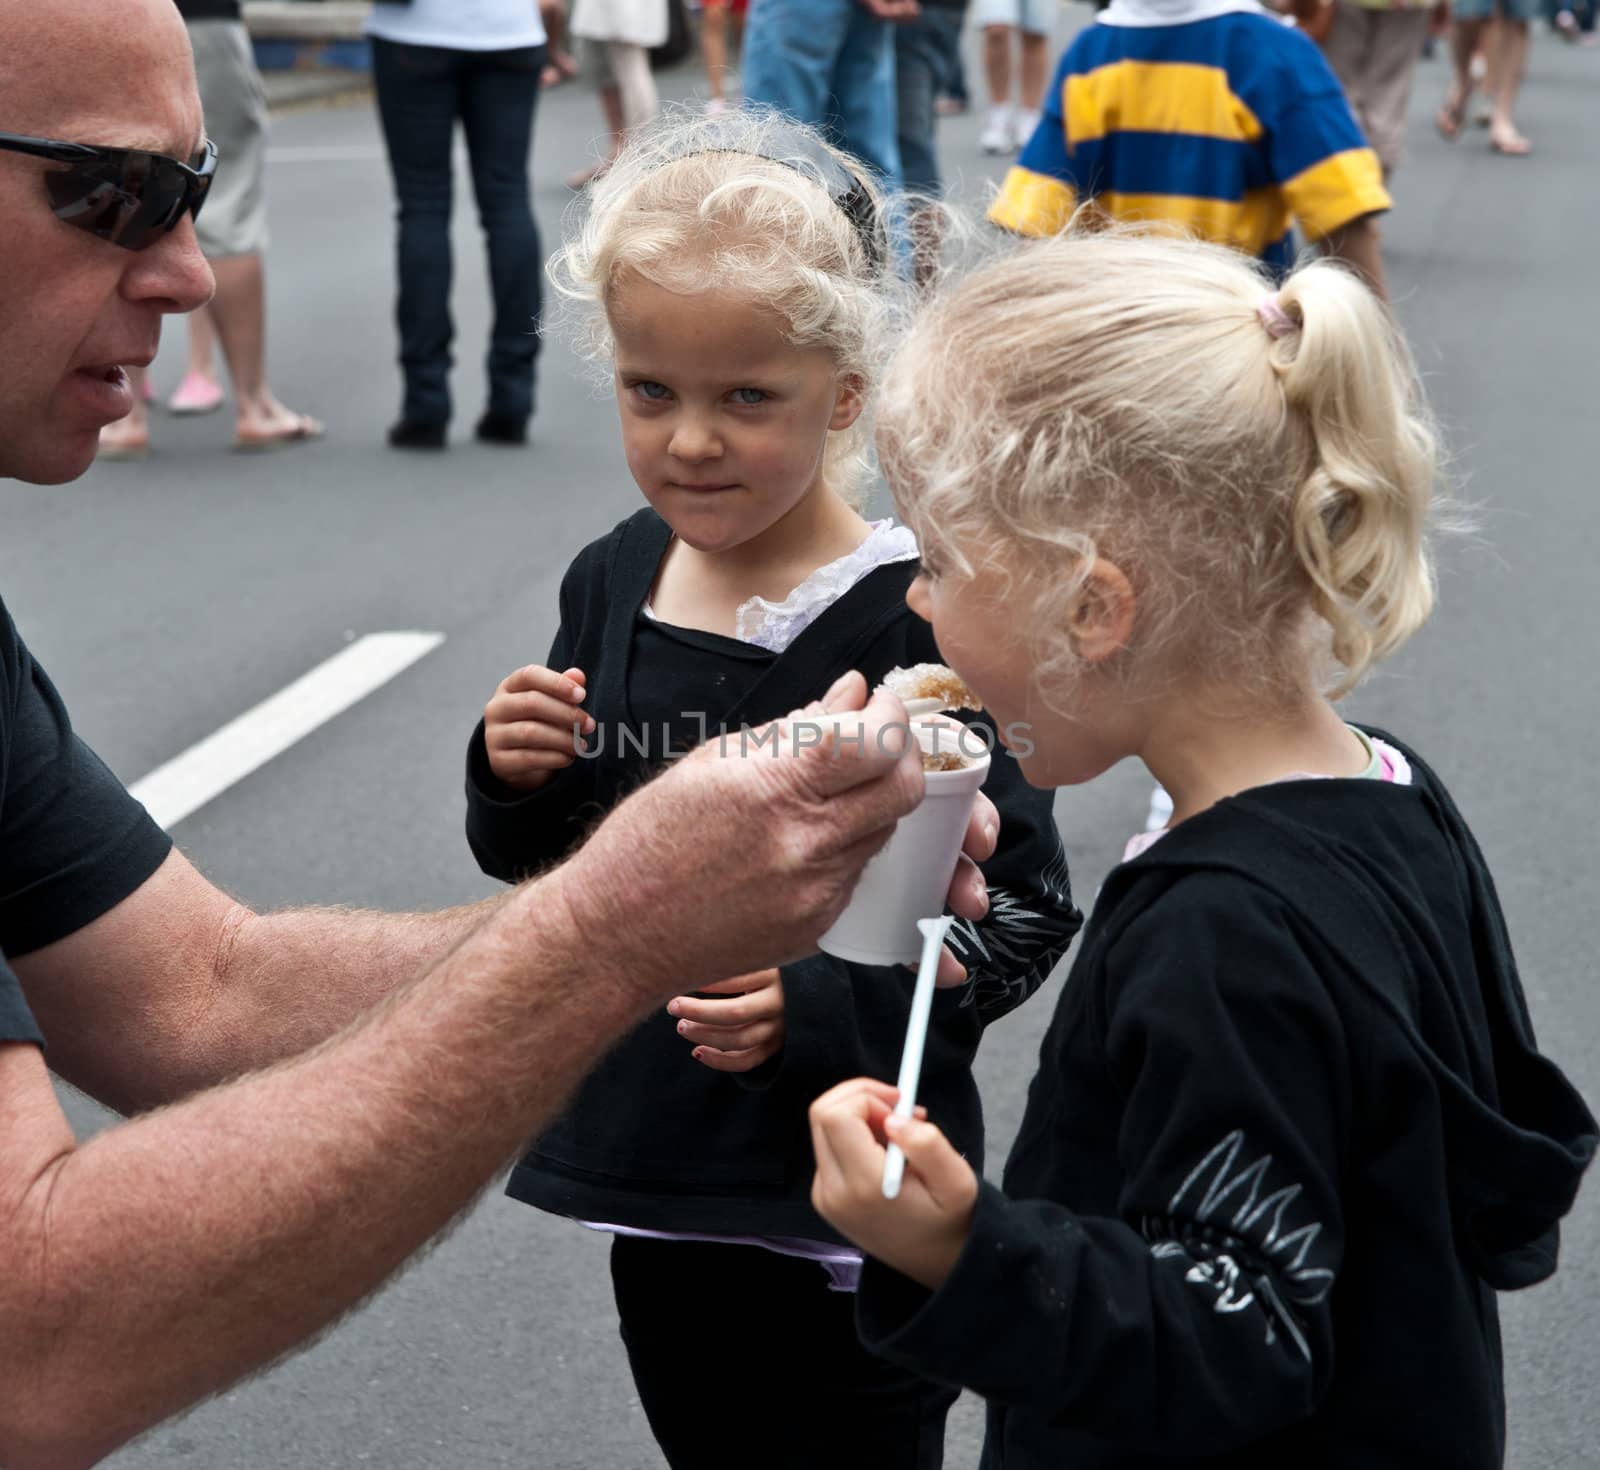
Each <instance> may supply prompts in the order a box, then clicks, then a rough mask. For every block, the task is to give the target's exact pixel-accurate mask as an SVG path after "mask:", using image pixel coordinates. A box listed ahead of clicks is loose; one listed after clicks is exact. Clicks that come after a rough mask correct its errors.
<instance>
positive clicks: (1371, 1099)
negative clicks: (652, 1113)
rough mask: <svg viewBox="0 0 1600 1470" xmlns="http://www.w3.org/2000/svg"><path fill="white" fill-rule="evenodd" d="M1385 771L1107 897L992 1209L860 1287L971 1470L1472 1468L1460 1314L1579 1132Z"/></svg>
mask: <svg viewBox="0 0 1600 1470" xmlns="http://www.w3.org/2000/svg"><path fill="white" fill-rule="evenodd" d="M1382 738H1383V739H1384V740H1385V741H1387V742H1388V743H1389V744H1391V745H1395V746H1398V742H1396V741H1394V740H1393V738H1392V737H1390V736H1388V735H1384V736H1382ZM1401 749H1402V751H1403V753H1404V754H1406V756H1407V758H1408V759H1409V761H1410V762H1411V766H1412V773H1413V778H1414V782H1413V784H1412V785H1410V786H1401V785H1393V784H1387V783H1384V782H1379V781H1311V780H1306V781H1291V782H1285V783H1281V784H1276V785H1271V786H1266V787H1262V788H1259V789H1257V790H1254V791H1250V792H1247V793H1245V794H1243V795H1240V796H1237V797H1235V798H1232V799H1231V800H1227V801H1223V802H1221V803H1219V804H1218V805H1217V806H1215V807H1213V808H1212V809H1211V810H1209V811H1207V812H1205V813H1202V814H1201V815H1199V816H1196V817H1193V818H1191V819H1190V820H1188V821H1186V822H1184V823H1182V824H1181V825H1180V826H1178V827H1177V828H1175V829H1174V830H1173V831H1172V832H1170V833H1168V834H1167V835H1166V836H1164V837H1163V838H1162V839H1161V841H1160V842H1158V843H1156V844H1155V845H1154V846H1153V847H1152V848H1151V849H1150V850H1149V851H1148V852H1146V853H1144V854H1143V855H1141V856H1139V857H1137V858H1135V859H1133V860H1132V861H1130V862H1127V863H1124V864H1122V865H1121V866H1120V867H1118V868H1117V869H1115V870H1114V871H1113V872H1112V874H1111V876H1110V877H1109V878H1108V879H1107V881H1106V883H1105V886H1104V887H1103V889H1102V890H1101V892H1100V895H1099V897H1098V899H1097V900H1096V903H1095V907H1094V912H1093V914H1092V915H1091V917H1090V920H1089V924H1088V927H1087V929H1086V930H1085V933H1084V942H1083V946H1082V949H1081V951H1080V953H1079V955H1078V957H1077V959H1076V961H1075V962H1074V965H1073V968H1072V972H1071V974H1070V976H1069V977H1068V979H1067V983H1066V986H1065V988H1064V989H1063V992H1062V996H1061V1000H1060V1003H1059V1005H1058V1008H1057V1013H1056V1016H1055V1018H1054V1020H1053V1022H1052V1025H1051V1029H1050V1031H1049V1033H1048V1035H1047V1037H1046V1039H1045V1041H1044V1045H1043V1050H1042V1054H1041V1058H1040V1066H1039V1072H1038V1074H1037V1075H1036V1077H1035V1079H1034V1081H1033V1084H1032V1088H1031V1091H1030V1094H1029V1099H1028V1105H1027V1110H1026V1114H1025V1116H1024V1119H1023V1122H1022V1126H1021V1130H1020V1132H1019V1134H1018V1137H1017V1141H1016V1145H1015V1148H1014V1150H1013V1152H1012V1155H1011V1158H1010V1160H1009V1163H1008V1165H1007V1168H1006V1172H1005V1180H1004V1192H1003V1193H1002V1192H1001V1191H1000V1190H997V1189H995V1188H993V1187H992V1186H989V1185H985V1186H983V1188H982V1193H981V1196H980V1199H979V1202H978V1207H977V1213H976V1218H975V1221H974V1225H973V1230H972V1234H971V1237H970V1239H969V1240H968V1242H967V1245H966V1247H965V1249H964V1251H963V1254H962V1255H961V1257H960V1259H959V1260H958V1261H957V1263H956V1265H955V1268H954V1270H953V1272H952V1274H951V1275H950V1276H949V1277H948V1278H947V1280H946V1281H945V1282H944V1284H943V1285H942V1287H941V1288H940V1289H939V1290H938V1291H937V1292H934V1293H929V1292H927V1291H925V1290H923V1289H922V1288H921V1287H919V1286H917V1285H915V1284H914V1283H912V1282H909V1281H907V1280H906V1279H905V1278H904V1277H901V1276H899V1275H897V1274H896V1273H895V1272H893V1271H890V1270H888V1269H887V1268H885V1267H883V1266H881V1265H879V1264H877V1263H875V1262H872V1261H869V1262H868V1263H867V1267H866V1270H865V1272H864V1273H863V1278H862V1286H861V1294H860V1296H859V1298H858V1303H857V1313H858V1325H859V1326H860V1328H861V1331H862V1334H863V1337H864V1338H865V1340H866V1341H867V1342H868V1343H869V1344H870V1345H871V1346H873V1347H874V1348H875V1349H877V1350H878V1351H879V1352H881V1353H884V1354H885V1355H887V1356H890V1357H892V1358H894V1359H896V1360H897V1361H899V1362H902V1363H904V1364H906V1365H909V1366H911V1367H913V1368H914V1369H916V1370H917V1371H918V1372H921V1373H924V1374H927V1375H928V1376H930V1377H933V1378H937V1379H942V1380H945V1381H948V1382H952V1383H960V1384H963V1385H966V1386H968V1387H970V1388H973V1389H976V1390H977V1391H979V1392H980V1393H982V1394H984V1395H985V1396H986V1397H987V1399H988V1400H989V1424H988V1430H989V1432H988V1439H987V1443H986V1448H985V1458H984V1465H985V1466H986V1467H989V1470H1000V1467H1004V1470H1046V1467H1049V1470H1061V1467H1065V1466H1071V1467H1073V1470H1090V1467H1105V1466H1115V1467H1118V1470H1126V1467H1133V1466H1139V1467H1146V1466H1148V1467H1154V1466H1171V1465H1173V1464H1183V1465H1197V1466H1198V1465H1205V1466H1217V1467H1220V1466H1227V1467H1230V1470H1246V1467H1248V1470H1258V1467H1259V1470H1282V1467H1285V1466H1293V1467H1295V1470H1308V1467H1327V1470H1334V1467H1338V1470H1354V1467H1360V1470H1490V1467H1496V1466H1499V1465H1500V1463H1501V1460H1502V1456H1503V1450H1504V1442H1505V1404H1504V1391H1503V1386H1502V1375H1501V1356H1500V1336H1499V1326H1498V1316H1497V1310H1496V1302H1495V1290H1496V1289H1500V1290H1507V1289H1511V1288H1515V1287H1520V1286H1526V1285H1529V1284H1531V1283H1533V1282H1536V1281H1539V1280H1542V1279H1543V1278H1544V1277H1545V1276H1547V1275H1549V1274H1550V1272H1551V1271H1553V1270H1554V1269H1555V1261H1556V1248H1557V1243H1558V1236H1557V1226H1556V1222H1557V1221H1558V1220H1559V1219H1560V1218H1561V1216H1562V1215H1563V1214H1564V1213H1565V1212H1566V1211H1567V1209H1568V1208H1569V1207H1570V1206H1571V1204H1572V1200H1573V1197H1574V1195H1575V1193H1576V1190H1577V1187H1578V1182H1579V1178H1580V1176H1581V1174H1582V1172H1583V1170H1584V1168H1585V1167H1586V1166H1587V1164H1588V1162H1589V1160H1590V1158H1591V1157H1592V1155H1593V1152H1594V1148H1595V1122H1594V1119H1593V1118H1592V1117H1591V1116H1590V1113H1589V1111H1588V1109H1587V1108H1586V1107H1585V1106H1584V1103H1583V1101H1582V1099H1581V1098H1580V1097H1579V1096H1578V1095H1577V1093H1576V1092H1575V1091H1574V1090H1573V1089H1572V1087H1571V1086H1570V1084H1569V1083H1568V1082H1567V1081H1566V1079H1565V1078H1564V1077H1563V1076H1562V1075H1561V1073H1560V1072H1559V1071H1558V1070H1557V1068H1556V1067H1555V1066H1554V1065H1553V1064H1552V1063H1551V1062H1549V1061H1548V1060H1547V1059H1546V1058H1544V1057H1542V1056H1541V1055H1540V1054H1539V1053H1538V1051H1537V1049H1536V1047H1535V1043H1534V1038H1533V1032H1532V1029H1531V1026H1530V1023H1529V1020H1528V1013H1527V1008H1526V1003H1525V1001H1524V999H1523V992H1522V987H1521V984H1520V982H1519V980H1518V977H1517V971H1516V965H1515V962H1514V960H1513V958H1512V953H1511V948H1510V944H1509V941H1508V940H1507V937H1506V932H1505V925H1504V920H1503V918H1502V916H1501V913H1500V907H1499V903H1498V901H1497V899H1496V897H1495V892H1494V885H1493V883H1492V881H1491V880H1490V877H1489V874H1488V871H1487V869H1486V868H1485V866H1484V863H1483V859H1482V856H1481V854H1480V853H1479V851H1478V847H1477V844H1476V843H1475V842H1474V841H1473V838H1472V836H1471V833H1470V832H1469V831H1468V830H1467V828H1466V825H1465V823H1464V822H1463V821H1462V820H1461V818H1460V815H1459V813H1458V812H1457V811H1456V809H1455V807H1454V805H1453V804H1452V803H1451V800H1450V798H1449V796H1448V794H1447V793H1446V791H1445V789H1444V787H1443V785H1442V784H1441V783H1440V782H1439V781H1438V778H1437V777H1435V776H1434V775H1433V773H1432V772H1431V771H1429V770H1428V769H1427V768H1426V767H1425V766H1424V765H1423V764H1422V762H1421V761H1420V760H1419V759H1418V758H1417V757H1416V756H1415V755H1413V754H1411V753H1410V752H1408V751H1404V750H1403V747H1401ZM935 1117H936V1118H937V1115H935Z"/></svg>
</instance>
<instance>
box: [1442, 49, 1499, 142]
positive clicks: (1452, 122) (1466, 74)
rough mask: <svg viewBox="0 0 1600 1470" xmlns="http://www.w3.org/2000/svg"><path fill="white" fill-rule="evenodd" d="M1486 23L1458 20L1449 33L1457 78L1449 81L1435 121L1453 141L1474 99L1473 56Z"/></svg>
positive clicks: (1455, 76) (1452, 60)
mask: <svg viewBox="0 0 1600 1470" xmlns="http://www.w3.org/2000/svg"><path fill="white" fill-rule="evenodd" d="M1487 24H1488V22H1487V21H1484V20H1458V21H1456V22H1455V23H1454V24H1453V25H1452V27H1451V30H1450V61H1451V64H1452V66H1453V67H1454V71H1455V75H1454V76H1453V77H1452V78H1451V80H1450V90H1449V91H1448V92H1447V93H1446V94H1445V99H1444V106H1443V107H1441V108H1440V109H1439V115H1438V117H1437V118H1436V119H1435V121H1436V122H1437V124H1438V127H1439V131H1440V132H1441V133H1443V134H1444V135H1445V137H1447V138H1453V137H1455V136H1456V134H1457V133H1459V132H1460V131H1461V123H1462V120H1463V119H1464V118H1465V117H1466V114H1467V102H1468V100H1469V99H1470V98H1471V96H1472V53H1473V52H1474V51H1476V50H1477V49H1478V42H1479V41H1480V40H1482V39H1483V30H1484V27H1485V26H1486V25H1487Z"/></svg>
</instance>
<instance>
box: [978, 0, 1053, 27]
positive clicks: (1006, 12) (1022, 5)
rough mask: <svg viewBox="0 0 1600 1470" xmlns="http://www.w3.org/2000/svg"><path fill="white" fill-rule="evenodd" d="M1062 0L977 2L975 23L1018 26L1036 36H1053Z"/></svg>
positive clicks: (986, 0)
mask: <svg viewBox="0 0 1600 1470" xmlns="http://www.w3.org/2000/svg"><path fill="white" fill-rule="evenodd" d="M1060 12H1061V0H974V4H973V6H972V18H973V23H974V24H975V25H978V26H1016V27H1017V29H1018V30H1023V31H1027V32H1029V33H1030V34H1031V35H1035V36H1053V35H1055V33H1056V17H1057V15H1059V14H1060Z"/></svg>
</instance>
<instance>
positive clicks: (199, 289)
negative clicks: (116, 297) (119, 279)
mask: <svg viewBox="0 0 1600 1470" xmlns="http://www.w3.org/2000/svg"><path fill="white" fill-rule="evenodd" d="M216 288H217V282H216V278H215V277H214V276H213V275H212V274H211V267H210V265H209V264H207V262H206V258H205V256H203V255H202V254H201V253H200V242H199V240H198V239H196V238H195V233H194V220H193V219H192V218H191V217H190V216H188V215H185V216H184V217H183V219H182V220H181V221H180V222H179V224H178V226H177V228H176V229H174V230H173V231H171V233H169V234H166V235H163V236H162V237H161V239H159V240H158V241H156V243H155V244H154V245H151V246H149V247H147V248H146V249H144V250H141V251H140V252H139V253H138V254H137V255H136V256H135V257H134V260H133V263H132V266H131V267H130V269H129V270H128V272H127V274H126V275H125V276H124V277H123V291H124V294H126V295H127V296H128V297H129V298H130V299H132V300H135V301H154V302H156V303H158V304H159V305H160V307H161V310H162V311H165V312H186V311H197V310H199V308H200V307H202V306H204V305H205V304H206V302H208V301H210V300H211V297H212V294H213V293H214V292H215V290H216Z"/></svg>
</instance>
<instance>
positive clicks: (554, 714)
mask: <svg viewBox="0 0 1600 1470" xmlns="http://www.w3.org/2000/svg"><path fill="white" fill-rule="evenodd" d="M483 718H484V722H485V723H486V724H487V725H490V726H507V725H517V724H522V723H527V724H534V725H553V726H557V727H559V728H561V729H566V730H570V729H571V728H572V727H573V726H574V725H578V726H581V727H582V728H583V729H584V730H592V729H593V728H594V716H593V715H591V714H590V713H589V712H588V711H587V710H585V709H579V708H578V707H577V706H576V705H574V704H571V703H569V702H568V701H567V700H565V699H558V698H556V696H555V695H553V694H526V693H524V694H496V695H495V697H494V698H493V699H491V700H490V701H489V703H488V706H487V707H486V708H485V709H484V712H483Z"/></svg>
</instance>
